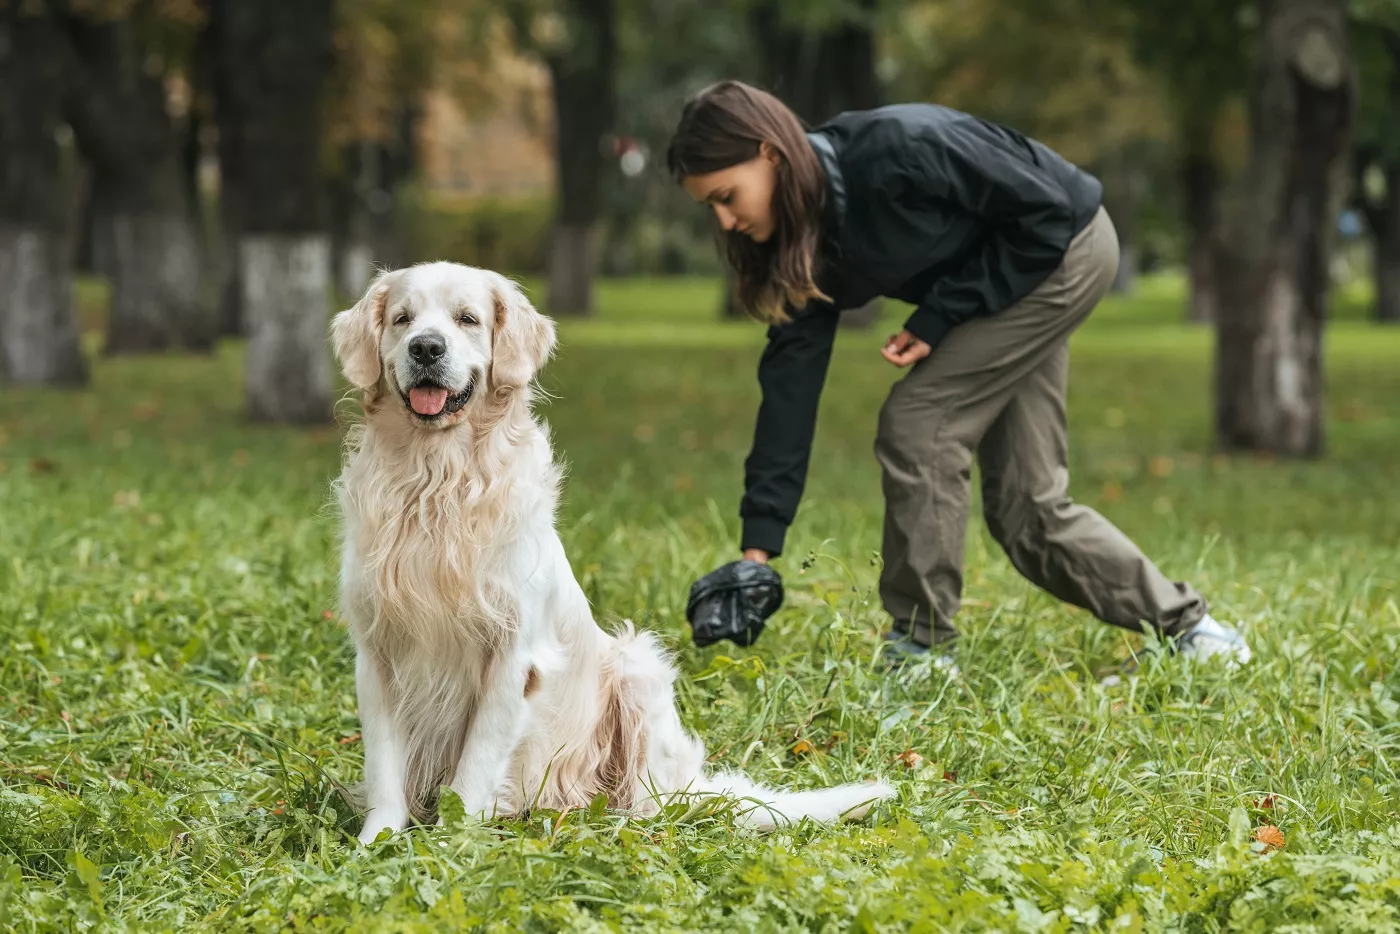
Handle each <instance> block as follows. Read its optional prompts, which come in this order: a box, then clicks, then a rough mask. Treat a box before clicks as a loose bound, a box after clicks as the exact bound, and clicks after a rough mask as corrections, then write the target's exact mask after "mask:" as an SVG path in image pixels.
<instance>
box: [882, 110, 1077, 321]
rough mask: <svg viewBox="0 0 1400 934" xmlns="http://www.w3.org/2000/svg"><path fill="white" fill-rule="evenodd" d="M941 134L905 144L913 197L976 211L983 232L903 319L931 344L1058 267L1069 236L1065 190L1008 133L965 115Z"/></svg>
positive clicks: (996, 307)
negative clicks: (1001, 135)
mask: <svg viewBox="0 0 1400 934" xmlns="http://www.w3.org/2000/svg"><path fill="white" fill-rule="evenodd" d="M943 135H944V136H945V137H946V138H937V137H925V138H922V139H918V140H915V141H913V142H912V143H911V148H910V153H909V155H908V157H907V158H908V162H909V166H908V167H909V170H910V171H911V172H912V174H913V179H912V182H913V184H915V185H916V186H918V187H919V188H920V189H921V190H920V192H919V193H920V195H921V196H923V197H932V198H936V199H938V200H940V201H943V202H944V203H946V204H949V205H952V206H953V207H955V208H957V209H959V210H963V211H966V212H968V213H969V214H972V215H974V216H976V217H978V218H981V219H982V220H983V221H984V222H986V223H987V225H988V228H989V233H988V236H987V238H986V239H985V240H984V241H983V243H982V245H981V246H980V248H979V249H978V250H977V251H976V252H974V253H973V254H972V255H971V256H970V257H969V258H968V261H967V264H966V265H965V266H964V267H963V268H962V269H961V270H959V271H958V272H955V273H952V274H950V275H947V276H943V277H941V278H940V279H939V280H938V281H937V282H936V283H934V285H933V288H932V289H930V290H929V293H928V295H927V296H925V297H924V299H923V301H921V302H920V303H919V304H918V306H917V307H916V308H915V309H914V312H913V314H911V315H910V316H909V320H908V322H907V323H906V324H905V328H906V329H907V330H908V331H909V332H910V333H911V334H913V335H914V336H915V337H918V338H919V339H920V340H923V341H926V342H927V343H929V344H930V345H933V346H937V345H938V343H939V342H940V341H941V340H942V339H943V337H944V335H946V334H947V333H948V332H949V331H950V330H952V329H953V327H955V326H956V325H958V324H961V323H962V322H964V321H966V320H968V319H969V318H973V317H975V316H978V315H983V314H992V313H995V312H998V311H1001V310H1003V309H1004V308H1006V307H1007V306H1009V305H1011V304H1012V303H1013V302H1014V301H1016V299H1017V298H1018V297H1019V296H1023V295H1026V294H1028V293H1030V292H1031V291H1032V290H1034V289H1035V287H1036V286H1038V285H1040V284H1041V283H1042V282H1044V281H1045V279H1047V278H1048V277H1049V276H1050V274H1051V273H1053V272H1054V271H1055V269H1056V268H1058V267H1059V265H1060V262H1061V260H1063V259H1064V254H1065V250H1067V249H1068V248H1069V244H1070V240H1072V239H1073V236H1074V208H1073V205H1072V204H1071V202H1070V198H1069V195H1068V194H1067V193H1066V192H1065V190H1064V189H1063V188H1062V187H1061V186H1060V185H1059V184H1058V183H1057V182H1056V181H1055V180H1054V179H1053V178H1051V177H1049V176H1048V175H1047V174H1046V173H1045V172H1042V171H1037V169H1036V166H1035V165H1034V164H1032V163H1031V162H1029V161H1027V160H1026V159H1025V158H1024V156H1023V155H1020V154H1017V153H1015V152H1013V151H1012V150H1011V146H1013V145H1015V144H1014V143H1013V142H1012V141H1011V140H1009V139H1008V140H1005V141H1002V140H999V139H994V138H992V136H990V135H987V134H985V133H983V132H980V124H976V123H973V122H971V121H969V122H968V123H966V124H952V125H950V126H948V127H946V128H945V131H944V134H943Z"/></svg>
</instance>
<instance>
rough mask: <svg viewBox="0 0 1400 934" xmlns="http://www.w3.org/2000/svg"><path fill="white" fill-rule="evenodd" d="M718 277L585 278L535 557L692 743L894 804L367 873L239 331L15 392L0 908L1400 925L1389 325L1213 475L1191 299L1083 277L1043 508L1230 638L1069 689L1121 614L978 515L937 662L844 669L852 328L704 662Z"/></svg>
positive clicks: (608, 822)
mask: <svg viewBox="0 0 1400 934" xmlns="http://www.w3.org/2000/svg"><path fill="white" fill-rule="evenodd" d="M715 294H716V293H715V286H714V285H713V283H708V282H695V281H675V282H627V283H607V284H604V285H603V287H602V289H601V304H602V312H601V314H600V316H599V318H598V320H596V321H590V322H586V323H573V322H568V323H565V324H564V325H563V327H562V346H561V350H560V355H559V357H558V358H557V360H556V361H555V362H554V363H553V364H552V365H551V366H550V368H549V369H548V370H547V372H546V374H545V376H544V378H543V383H544V386H545V387H546V388H547V389H548V390H549V391H550V392H551V393H552V395H553V397H554V398H553V399H552V401H550V402H549V404H547V405H546V406H544V407H543V408H542V414H543V415H544V416H545V417H546V418H547V419H548V421H549V422H550V424H551V426H552V428H553V431H554V436H555V440H556V446H557V450H558V452H559V455H560V457H561V458H563V459H564V460H566V461H567V463H568V464H569V479H568V483H567V487H566V491H565V499H566V503H565V506H564V509H563V511H562V516H561V530H562V534H563V537H564V541H565V544H566V545H567V547H568V549H569V553H570V556H571V559H572V561H573V563H574V567H575V570H576V573H577V574H578V576H579V578H580V580H581V581H582V583H583V586H584V588H585V590H586V592H587V593H588V594H589V596H590V597H591V599H592V600H593V601H594V605H595V608H596V611H597V614H598V616H599V618H600V620H602V621H603V622H604V623H605V624H606V623H608V622H610V621H616V620H618V619H620V618H623V617H630V618H631V619H633V620H636V621H637V622H638V623H639V624H641V625H643V626H646V627H651V628H654V629H656V630H657V631H659V632H660V633H661V634H662V637H663V639H664V641H665V642H666V643H667V644H668V645H670V646H673V647H674V648H675V649H676V650H677V652H678V653H679V656H680V660H681V665H682V668H683V672H684V677H683V679H682V682H681V684H680V687H679V699H680V703H681V705H682V707H683V715H684V718H685V720H686V721H687V722H688V724H689V725H690V726H691V727H692V728H694V729H695V730H697V731H699V732H700V733H701V735H702V736H703V737H704V739H705V740H706V742H707V743H708V745H709V748H710V750H711V751H712V753H713V758H714V760H715V761H716V762H719V763H723V764H725V765H729V766H738V765H742V766H743V767H744V768H745V769H747V771H748V772H749V773H751V774H752V775H754V776H755V777H758V778H761V779H763V780H765V781H770V782H773V783H779V784H783V785H788V786H802V787H808V786H815V785H820V784H824V783H828V782H833V781H837V780H859V779H862V778H865V777H869V776H871V775H874V774H875V773H882V774H885V775H887V776H889V777H891V778H892V779H894V780H895V781H896V782H897V784H898V786H899V788H900V798H899V800H898V802H897V803H895V804H894V805H893V806H891V807H889V808H887V809H885V810H882V811H878V812H876V813H875V814H874V815H872V816H871V817H870V818H869V819H867V820H866V821H864V822H862V823H860V824H854V825H848V826H845V827H842V828H838V829H834V830H819V829H816V828H811V827H801V828H798V829H796V830H794V831H792V832H784V833H778V834H773V835H769V836H760V835H754V834H748V833H744V832H741V831H739V830H737V829H736V827H735V826H734V821H733V819H732V815H729V814H726V813H724V812H723V811H719V812H714V811H708V812H707V811H697V812H692V813H679V812H675V813H667V814H664V815H663V816H662V817H660V818H658V819H655V820H650V821H628V820H626V819H624V818H623V817H621V816H619V815H616V814H613V813H608V812H606V811H604V810H602V809H595V810H593V811H590V812H587V813H580V812H572V813H568V814H566V815H560V814H557V813H535V814H533V815H531V816H530V817H529V819H527V820H524V821H520V822H501V823H497V824H492V825H490V826H480V825H471V824H469V823H467V822H466V821H464V820H462V819H460V818H459V817H458V816H457V815H455V814H453V815H451V816H452V818H453V819H452V820H449V822H448V826H446V827H444V828H441V829H439V828H431V829H418V830H415V831H413V832H411V833H407V834H402V835H399V836H398V837H397V838H395V839H393V840H392V841H389V842H386V843H381V844H380V845H378V846H376V847H375V848H374V849H373V850H372V851H368V852H366V851H358V852H357V847H356V845H355V844H354V842H353V840H352V839H351V835H352V834H353V833H354V832H355V831H356V830H357V829H358V817H357V816H356V815H355V814H354V813H353V812H352V811H351V810H350V809H349V808H348V807H347V806H346V805H345V804H344V803H343V802H342V800H341V798H340V796H339V795H338V793H337V788H338V787H339V785H340V784H341V783H348V782H352V781H355V780H357V779H358V778H359V769H360V756H361V749H360V744H359V742H358V729H359V726H358V721H357V718H356V713H355V703H354V693H353V675H352V653H351V651H350V648H349V645H348V640H347V636H346V634H345V631H344V629H343V627H342V626H341V625H340V624H339V623H338V622H337V620H336V619H335V614H334V607H335V599H336V598H335V568H336V563H335V553H334V542H335V535H336V533H335V524H334V515H333V512H332V511H331V509H330V508H329V505H328V503H329V496H328V484H329V482H330V480H331V478H332V477H333V476H334V475H335V473H336V470H337V466H338V444H339V432H338V430H336V429H333V428H325V429H320V430H291V429H283V428H271V427H257V426H252V425H250V424H248V423H246V422H245V421H244V419H243V417H242V409H241V406H242V390H241V374H242V371H241V357H240V353H241V348H239V347H238V346H236V345H232V344H230V345H226V346H224V347H222V348H221V350H220V352H219V353H218V354H217V356H215V357H214V358H212V359H210V358H203V359H201V358H191V357H179V356H172V357H157V358H145V359H127V360H102V359H98V360H96V362H95V368H94V379H93V384H92V387H91V388H90V389H87V390H84V391H81V392H56V391H31V390H24V391H21V390H16V389H14V388H5V389H4V390H3V391H0V930H4V931H11V930H13V931H55V930H62V931H68V930H94V931H95V930H130V931H143V932H145V931H167V930H168V931H203V930H219V931H241V930H249V931H253V930H256V931H264V930H267V931H270V930H298V931H300V930H315V931H342V930H346V931H439V930H470V929H485V930H497V931H517V930H519V931H554V930H561V931H562V930H571V931H572V930H585V931H586V930H598V931H603V930H629V931H630V930H648V931H749V930H752V931H765V932H766V931H789V930H802V931H808V930H810V931H831V932H837V931H840V932H846V931H857V932H865V931H906V930H914V931H942V930H966V931H973V930H999V931H1069V930H1089V929H1103V930H1112V931H1151V930H1163V929H1170V930H1181V931H1202V932H1204V931H1216V930H1246V931H1285V930H1286V931H1380V930H1387V929H1394V928H1395V927H1396V926H1397V925H1400V813H1398V812H1400V777H1397V773H1396V766H1397V752H1400V717H1397V713H1400V670H1397V667H1396V660H1397V658H1400V606H1397V594H1396V590H1397V578H1400V570H1397V568H1400V544H1398V542H1400V497H1397V496H1396V489H1397V486H1400V467H1398V466H1397V465H1400V408H1397V400H1398V399H1400V332H1396V331H1382V330H1379V329H1376V328H1373V327H1371V326H1369V325H1367V324H1365V323H1364V322H1362V321H1360V320H1359V317H1360V314H1359V311H1358V310H1357V308H1356V307H1353V306H1352V305H1347V306H1345V307H1344V308H1343V309H1342V311H1341V312H1340V313H1339V317H1340V318H1341V319H1342V320H1340V321H1339V322H1338V323H1336V324H1334V325H1333V326H1332V328H1331V330H1330V331H1329V334H1328V339H1327V365H1328V384H1329V388H1328V395H1329V403H1328V409H1329V427H1328V438H1329V450H1328V454H1327V456H1326V458H1325V459H1323V460H1321V461H1319V462H1313V463H1286V462H1278V461H1270V460H1264V459H1254V458H1231V459H1226V458H1223V457H1219V456H1216V455H1215V454H1214V453H1213V452H1212V450H1211V440H1210V437H1211V436H1210V416H1209V411H1210V409H1209V373H1210V355H1211V338H1210V333H1209V332H1208V331H1204V330H1199V329H1191V328H1187V327H1184V326H1182V325H1180V324H1178V323H1177V322H1178V319H1179V317H1180V310H1179V309H1180V297H1179V296H1180V291H1179V288H1177V287H1175V286H1173V284H1172V283H1170V282H1156V283H1148V284H1147V285H1146V286H1145V287H1144V290H1143V292H1142V293H1140V294H1139V295H1138V296H1136V297H1134V298H1132V299H1131V300H1124V299H1117V298H1115V299H1111V300H1110V301H1108V302H1106V303H1105V305H1104V306H1103V307H1102V308H1101V309H1099V311H1098V312H1096V314H1095V316H1094V318H1093V319H1092V320H1091V322H1090V323H1089V325H1087V326H1086V328H1085V329H1084V330H1083V331H1082V332H1081V333H1079V334H1078V335H1076V337H1075V339H1074V342H1073V368H1072V372H1073V375H1072V378H1071V392H1070V412H1071V415H1070V422H1071V431H1072V443H1071V456H1072V469H1073V481H1072V491H1073V492H1074V494H1075V495H1076V497H1077V498H1078V499H1080V500H1082V501H1085V502H1087V503H1090V504H1092V505H1094V506H1095V507H1097V508H1099V509H1100V510H1101V511H1103V512H1104V513H1105V514H1106V515H1108V516H1109V517H1110V518H1111V519H1112V520H1114V521H1115V522H1117V523H1118V524H1119V525H1120V526H1121V527H1122V528H1123V529H1125V530H1126V531H1127V532H1128V533H1129V534H1130V535H1132V536H1133V537H1134V538H1135V539H1136V540H1137V541H1138V542H1139V543H1140V544H1141V545H1142V546H1143V548H1144V549H1145V550H1146V551H1147V552H1148V553H1149V554H1151V555H1152V556H1154V557H1155V558H1156V559H1157V560H1158V561H1159V563H1160V564H1161V566H1162V567H1163V569H1164V570H1165V571H1166V572H1167V573H1168V574H1169V575H1171V576H1173V577H1177V578H1187V579H1190V580H1191V581H1192V582H1193V583H1194V584H1195V585H1196V586H1197V587H1198V588H1199V589H1200V590H1201V591H1202V592H1204V593H1205V594H1206V595H1207V596H1208V597H1209V598H1210V599H1211V600H1212V602H1213V605H1214V611H1215V612H1216V614H1217V615H1218V616H1220V617H1221V618H1224V619H1227V620H1231V621H1235V622H1237V623H1238V624H1239V625H1240V626H1242V627H1243V629H1244V630H1245V631H1246V632H1247V634H1248V636H1249V638H1250V640H1251V642H1252V644H1253V645H1254V647H1255V650H1256V659H1255V662H1254V663H1252V664H1251V665H1250V666H1249V668H1248V669H1247V670H1246V671H1244V672H1242V673H1240V674H1238V675H1236V676H1234V677H1230V676H1228V675H1226V674H1225V673H1224V672H1222V671H1221V670H1219V669H1217V668H1211V667H1201V666H1195V667H1193V666H1191V665H1188V664H1185V663H1183V662H1181V661H1179V660H1171V659H1166V660H1161V661H1157V660H1154V661H1152V662H1150V663H1149V664H1147V665H1146V666H1145V668H1144V670H1143V671H1142V673H1141V676H1140V678H1139V679H1137V680H1136V681H1132V682H1128V683H1125V684H1124V685H1123V686H1121V687H1117V688H1112V689H1108V688H1103V687H1101V686H1099V684H1098V682H1097V675H1098V674H1099V673H1101V672H1103V671H1106V670H1108V669H1110V668H1112V667H1113V666H1115V665H1116V664H1118V663H1119V662H1121V661H1122V660H1123V659H1125V658H1127V657H1128V655H1129V652H1130V650H1131V649H1133V648H1134V647H1136V646H1139V645H1140V644H1141V641H1142V640H1141V638H1140V637H1138V636H1135V635H1130V634H1127V633H1125V632H1123V631H1121V630H1115V629H1112V628H1110V627H1107V626H1104V625H1101V624H1098V623H1096V622H1095V621H1094V620H1093V619H1091V618H1090V617H1088V616H1087V615H1086V614H1084V613H1082V612H1080V611H1077V610H1073V609H1071V608H1067V607H1065V606H1062V605H1058V604H1056V603H1055V602H1054V601H1052V600H1051V599H1049V598H1048V597H1046V596H1044V595H1042V594H1039V593H1037V592H1035V591H1034V590H1032V589H1031V588H1030V587H1029V586H1028V585H1026V584H1025V583H1023V582H1022V581H1021V580H1020V578H1019V577H1017V575H1016V574H1015V572H1014V571H1013V570H1012V569H1011V568H1010V566H1009V564H1008V563H1007V562H1006V560H1005V559H1004V558H1003V557H1002V556H1001V555H1000V553H999V552H998V551H997V550H996V548H995V546H994V545H993V544H992V543H991V541H990V539H989V538H988V537H987V535H986V533H985V530H984V528H983V526H982V524H981V522H980V520H978V519H974V520H973V522H972V524H971V527H970V534H969V539H968V552H969V554H968V574H967V587H966V607H965V610H964V612H963V614H962V615H961V617H960V624H961V626H962V628H963V632H964V638H963V644H962V646H961V649H960V657H959V663H960V665H961V666H962V669H963V674H962V676H961V677H958V678H956V679H953V680H951V681H950V680H946V679H944V678H943V677H942V676H940V675H932V674H929V673H928V672H927V671H924V672H918V671H915V672H912V673H906V674H904V675H901V676H898V677H890V676H884V675H881V674H880V673H878V672H877V671H876V670H875V669H874V667H873V665H872V659H873V656H874V652H875V650H876V648H877V645H878V639H879V634H880V632H881V629H882V627H883V625H884V621H883V620H882V619H881V614H880V612H879V607H878V602H877V601H876V600H875V599H874V598H873V595H872V590H873V586H874V582H875V578H876V573H877V572H876V567H875V563H876V558H877V556H876V554H875V552H876V549H877V548H878V545H879V529H880V518H881V500H880V493H879V474H878V469H877V467H876V465H875V462H874V458H873V456H872V454H871V443H872V440H873V436H874V430H875V414H876V411H877V408H878V406H879V404H880V402H881V400H882V399H883V396H884V393H885V392H886V390H887V388H888V386H889V384H890V383H891V382H892V380H893V379H894V378H896V375H897V374H896V372H895V371H894V369H893V368H891V367H889V366H888V365H887V364H885V363H884V362H883V361H882V360H880V359H879V356H878V354H877V352H876V346H877V344H878V342H879V340H880V339H881V338H883V336H884V335H885V334H886V333H887V331H888V328H887V327H883V326H882V328H881V329H880V330H878V331H877V332H875V333H869V332H866V333H860V332H844V333H843V334H842V336H841V338H840V346H839V347H838V350H837V354H836V358H835V361H834V363H833V367H832V373H831V378H830V382H829V384H828V391H827V393H826V397H825V399H824V401H823V408H822V413H821V424H820V427H819V431H818V439H817V453H816V456H815V457H814V462H813V470H812V476H811V480H810V484H809V488H808V495H807V498H806V499H805V501H804V505H803V509H802V512H801V514H800V517H799V520H798V523H797V525H796V526H795V528H794V530H793V534H792V537H791V539H790V543H789V547H790V551H789V553H788V555H787V556H785V557H784V558H783V559H782V561H781V564H780V568H781V570H782V571H783V573H784V575H785V578H786V580H787V582H788V585H789V591H790V599H789V601H788V604H787V606H786V607H785V608H784V609H783V610H782V611H781V613H780V614H779V615H778V616H776V617H775V618H774V619H773V620H772V622H771V625H770V627H769V630H768V631H767V632H766V633H765V634H764V636H763V638H762V639H761V640H760V643H759V644H758V645H757V646H756V647H754V649H752V650H737V649H734V648H733V647H732V646H729V645H728V644H726V645H725V646H723V647H715V648H711V649H706V650H697V649H696V648H694V646H692V645H691V644H690V642H689V640H688V636H687V627H686V623H685V620H684V615H683V607H684V602H685V598H686V593H687V590H688V588H689V585H690V583H691V581H692V580H693V579H694V578H695V577H696V576H698V575H699V574H701V573H703V572H705V571H707V570H709V569H710V568H712V567H713V566H715V565H717V564H718V563H720V562H722V561H725V560H729V559H730V558H732V557H733V555H734V547H735V544H736V537H737V530H738V519H737V516H736V515H735V513H736V507H737V502H738V497H739V493H740V488H739V485H740V476H741V463H742V460H743V457H744V455H745V453H746V452H747V446H748V440H749V435H750V432H751V430H752V419H753V413H754V408H755V405H756V402H757V387H756V383H755V380H754V367H755V362H756V359H757V353H758V350H759V347H760V346H761V342H762V331H761V329H760V328H758V327H756V326H754V325H748V324H724V325H721V324H717V323H714V322H713V321H712V320H711V319H712V312H713V308H714V301H715ZM85 296H86V301H88V302H92V301H97V300H98V299H97V298H94V295H93V294H91V292H90V290H89V292H88V293H85ZM890 314H891V316H892V317H891V319H890V324H891V325H893V324H894V323H895V322H897V320H898V317H897V309H891V310H890ZM911 766H917V767H911ZM1265 824H1271V825H1276V827H1277V828H1278V831H1279V832H1280V833H1281V835H1282V837H1281V840H1282V841H1283V843H1284V845H1283V848H1282V849H1281V850H1278V849H1272V848H1269V847H1267V846H1266V845H1265V844H1264V843H1261V842H1257V841H1256V840H1255V833H1256V830H1257V828H1260V827H1261V826H1263V825H1265ZM1267 835H1268V834H1266V836H1267ZM1275 842H1279V840H1278V839H1275ZM1289 925H1292V926H1289Z"/></svg>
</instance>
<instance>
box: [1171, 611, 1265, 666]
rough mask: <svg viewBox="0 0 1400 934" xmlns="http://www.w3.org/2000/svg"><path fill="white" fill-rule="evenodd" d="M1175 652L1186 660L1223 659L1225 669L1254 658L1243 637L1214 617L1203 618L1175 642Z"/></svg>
mask: <svg viewBox="0 0 1400 934" xmlns="http://www.w3.org/2000/svg"><path fill="white" fill-rule="evenodd" d="M1176 650H1177V652H1179V653H1180V654H1181V655H1182V656H1184V657H1186V658H1195V659H1201V660H1204V659H1207V658H1217V657H1223V658H1224V659H1225V662H1226V665H1227V667H1230V668H1235V667H1237V666H1239V665H1243V664H1244V663H1245V662H1248V661H1249V660H1250V659H1251V658H1253V657H1254V653H1253V652H1251V651H1250V650H1249V646H1248V644H1246V643H1245V641H1244V636H1242V635H1240V634H1239V632H1238V631H1236V630H1235V629H1232V628H1231V627H1229V626H1226V625H1225V624H1223V623H1221V622H1218V621H1217V620H1216V619H1215V618H1214V617H1211V616H1203V617H1202V618H1201V621H1200V622H1199V623H1197V624H1196V625H1195V626H1192V627H1191V631H1190V632H1187V633H1185V634H1184V635H1182V636H1181V637H1180V638H1178V639H1177V640H1176Z"/></svg>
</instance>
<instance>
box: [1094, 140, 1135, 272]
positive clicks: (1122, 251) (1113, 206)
mask: <svg viewBox="0 0 1400 934" xmlns="http://www.w3.org/2000/svg"><path fill="white" fill-rule="evenodd" d="M1135 163H1136V160H1135V159H1134V158H1133V155H1132V154H1131V153H1129V152H1126V151H1120V152H1116V153H1114V154H1113V155H1112V156H1110V161H1109V163H1108V166H1107V171H1105V172H1104V175H1103V184H1104V206H1105V207H1106V208H1107V209H1108V213H1109V214H1110V215H1111V216H1112V217H1113V226H1114V228H1115V229H1116V230H1117V232H1118V256H1119V260H1118V271H1117V272H1116V273H1115V274H1114V277H1113V291H1114V292H1118V293H1120V294H1124V295H1126V294H1130V293H1131V292H1132V291H1133V288H1134V287H1135V286H1136V285H1137V277H1138V269H1139V266H1140V265H1141V263H1140V259H1139V254H1138V237H1137V226H1138V225H1137V219H1138V210H1139V206H1140V204H1141V202H1142V189H1143V187H1144V182H1143V179H1142V177H1141V172H1140V170H1138V169H1137V168H1136V167H1135Z"/></svg>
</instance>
